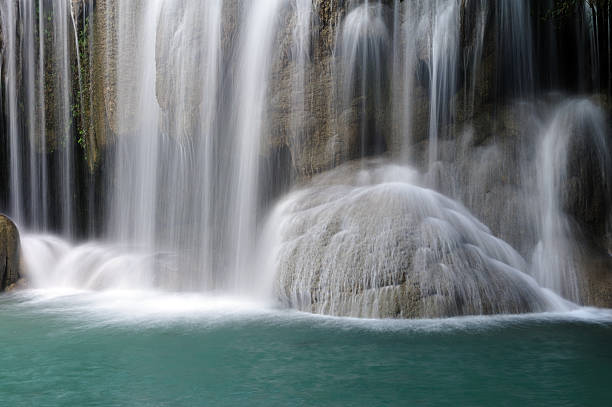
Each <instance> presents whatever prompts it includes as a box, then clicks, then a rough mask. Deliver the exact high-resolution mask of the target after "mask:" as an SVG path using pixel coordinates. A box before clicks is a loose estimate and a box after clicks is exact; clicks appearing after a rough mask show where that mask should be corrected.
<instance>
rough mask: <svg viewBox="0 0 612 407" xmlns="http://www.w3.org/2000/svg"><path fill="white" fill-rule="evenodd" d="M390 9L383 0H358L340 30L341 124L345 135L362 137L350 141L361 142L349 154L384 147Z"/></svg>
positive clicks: (367, 151) (370, 152)
mask: <svg viewBox="0 0 612 407" xmlns="http://www.w3.org/2000/svg"><path fill="white" fill-rule="evenodd" d="M388 12H389V10H388V7H387V6H385V5H383V4H382V2H380V1H368V0H366V1H364V2H363V3H362V4H357V5H356V6H354V8H353V9H352V10H351V11H350V12H349V13H348V14H347V16H346V18H345V19H344V22H343V27H342V31H341V33H340V34H339V35H340V37H339V39H338V45H337V46H336V53H337V54H338V55H339V56H340V67H339V70H340V75H341V78H342V79H341V80H340V82H341V86H340V90H339V92H340V101H341V102H340V107H339V109H340V116H341V119H340V120H341V123H342V125H341V127H340V128H341V131H342V132H344V133H345V134H344V135H345V137H349V135H351V136H352V137H357V139H358V140H359V142H358V143H350V141H349V142H348V143H347V144H349V145H350V144H354V145H357V146H358V151H357V152H349V156H366V155H372V154H377V153H381V152H382V151H384V150H385V140H384V134H383V127H384V123H385V120H384V112H385V110H386V109H385V108H386V105H385V100H386V97H385V95H386V93H387V86H388V75H389V73H388V71H389V69H390V67H389V65H390V60H389V59H390V52H391V51H390V40H391V36H390V35H389V30H388V28H387V26H388V25H387V20H388V16H387V14H388ZM353 134H354V135H353ZM355 153H357V154H355Z"/></svg>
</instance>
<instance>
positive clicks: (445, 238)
mask: <svg viewBox="0 0 612 407" xmlns="http://www.w3.org/2000/svg"><path fill="white" fill-rule="evenodd" d="M419 182H420V177H419V176H418V175H417V173H416V172H414V171H413V170H411V169H409V168H407V167H399V166H396V165H385V164H383V163H382V162H381V161H379V160H374V161H370V160H367V161H356V162H350V163H347V164H344V165H342V166H340V167H338V168H336V169H334V170H331V171H328V172H326V173H323V174H320V175H318V176H317V177H315V178H313V180H312V182H311V183H309V184H308V185H307V187H306V188H303V189H301V190H298V191H296V192H294V193H293V194H290V195H289V196H288V197H287V198H286V199H285V200H284V201H283V202H281V203H280V204H279V205H278V206H277V208H276V210H275V212H274V214H273V216H272V217H271V220H270V223H269V224H268V227H269V228H270V229H269V230H272V231H273V232H271V235H270V236H273V237H270V241H271V242H276V243H275V247H274V248H271V249H270V250H269V252H270V253H275V255H276V258H275V264H276V292H277V296H278V298H279V299H280V300H281V302H282V303H284V304H285V305H287V306H289V307H294V308H298V309H300V310H303V311H308V312H314V313H322V314H331V315H342V316H354V317H391V318H423V317H448V316H456V315H473V314H478V315H480V314H496V313H522V312H532V311H538V310H539V311H541V310H545V309H547V307H548V305H549V304H548V299H547V298H546V295H545V294H544V293H543V292H542V291H541V290H540V289H539V287H538V286H537V284H536V283H535V281H534V280H533V279H532V278H530V277H528V276H527V275H526V274H524V273H523V272H521V271H519V270H525V269H526V263H525V262H524V260H523V259H522V257H521V256H520V255H519V254H518V253H517V252H516V251H514V250H513V249H512V248H511V247H510V246H509V245H507V244H506V243H505V242H503V241H501V240H499V239H496V238H495V237H494V236H492V235H491V234H490V231H489V230H488V229H487V228H486V227H485V226H484V225H482V224H480V223H479V222H478V221H477V220H476V219H475V218H473V217H472V215H470V214H469V212H467V211H466V210H465V208H463V207H462V206H461V205H460V204H458V203H457V202H454V201H452V200H450V199H448V198H446V197H444V196H442V195H440V194H439V193H437V192H434V191H432V190H429V189H426V188H422V187H420V186H418V185H419Z"/></svg>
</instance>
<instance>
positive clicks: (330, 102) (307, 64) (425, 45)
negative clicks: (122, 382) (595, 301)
mask: <svg viewBox="0 0 612 407" xmlns="http://www.w3.org/2000/svg"><path fill="white" fill-rule="evenodd" d="M554 3H556V2H552V1H550V2H540V3H537V4H536V3H535V2H534V0H499V1H496V2H491V1H486V0H465V1H458V0H411V1H401V0H394V1H388V0H385V1H383V0H349V1H344V0H333V1H320V0H267V1H254V0H253V1H234V0H208V1H205V2H204V1H202V0H182V1H175V0H97V1H94V0H88V1H85V0H10V1H4V2H2V4H0V22H1V27H0V28H1V29H2V60H1V61H0V78H2V81H3V82H2V87H1V94H2V100H1V102H2V103H0V105H1V106H0V108H1V110H2V119H3V122H2V129H0V130H1V134H0V135H1V136H2V137H4V140H6V143H5V146H4V150H6V151H4V150H3V153H5V154H6V160H4V161H5V162H0V164H1V165H2V169H3V172H7V173H8V174H7V175H4V174H0V175H2V176H0V183H2V185H0V187H2V188H0V189H3V191H1V192H2V193H3V194H4V195H6V198H4V196H0V197H2V198H3V199H0V202H2V201H3V200H4V201H6V202H2V203H4V204H5V205H4V206H5V207H4V208H3V210H6V212H7V214H8V215H9V216H11V217H12V218H14V219H15V221H16V223H17V224H18V225H19V226H20V227H21V228H22V230H23V231H24V236H25V237H24V239H23V240H24V244H23V247H24V253H25V256H26V257H27V262H26V263H27V264H28V265H29V268H30V269H31V270H32V271H31V280H32V284H33V285H34V286H36V287H47V286H51V285H56V286H59V287H62V288H70V289H87V290H106V289H115V288H121V289H133V288H144V289H166V290H177V291H208V290H229V291H240V292H241V293H245V292H246V293H251V292H252V291H254V290H255V289H256V290H257V291H258V292H261V293H267V295H268V296H272V298H274V299H277V300H279V301H281V302H282V303H284V304H285V305H287V306H290V307H295V308H299V309H302V310H308V311H314V312H321V313H328V314H336V315H354V316H377V317H378V316H392V317H397V316H449V315H462V314H466V313H477V314H487V313H509V312H528V311H545V310H550V309H555V307H558V306H561V307H563V306H565V305H566V304H565V303H564V302H563V301H561V300H559V299H558V298H557V297H556V296H555V295H554V294H552V293H551V291H552V292H554V293H556V294H559V295H561V296H563V297H564V298H566V299H569V300H571V301H575V302H581V301H584V293H583V291H584V290H585V284H586V283H585V281H586V280H585V277H584V275H582V274H583V273H586V271H584V267H583V266H582V264H581V259H583V258H584V256H585V253H586V250H587V249H589V250H593V251H597V250H599V249H601V248H602V247H603V246H604V244H603V243H601V241H602V240H603V239H604V237H605V233H606V231H602V229H603V227H602V226H601V225H597V222H598V221H601V222H600V223H602V224H603V223H605V222H606V221H609V219H610V218H609V217H608V214H607V213H606V214H604V212H605V211H604V209H602V208H603V207H605V206H606V205H608V204H609V202H608V201H606V200H607V199H608V198H609V197H608V195H609V192H610V191H609V186H608V181H607V179H608V175H609V170H608V169H609V166H610V164H609V161H610V160H609V157H608V155H609V152H608V150H607V148H608V146H607V143H608V142H607V140H606V137H607V133H606V132H607V131H608V129H607V127H606V125H607V123H606V117H605V112H602V111H601V110H600V109H605V107H606V106H607V104H609V100H608V98H607V96H605V95H603V91H604V90H605V89H604V88H605V86H604V85H603V84H602V83H601V82H602V81H603V80H604V79H608V78H607V77H605V76H604V75H603V74H602V72H600V71H601V70H602V66H603V65H605V63H604V62H605V60H606V58H605V57H604V55H603V53H602V50H604V49H605V48H606V47H605V46H603V43H602V42H601V41H603V40H604V39H603V38H600V37H601V32H600V31H602V30H597V29H596V28H595V26H596V25H597V24H600V23H601V22H600V21H599V20H598V16H597V13H596V12H595V11H594V10H595V9H591V8H589V7H586V6H585V5H584V4H582V3H581V5H577V6H576V7H574V9H576V10H578V11H579V12H580V14H576V15H574V16H573V17H572V18H568V20H571V21H570V25H571V28H572V29H575V30H574V31H576V33H575V36H573V37H572V35H573V34H568V33H562V32H561V30H556V28H555V26H554V25H553V24H555V23H556V22H554V23H553V22H549V21H546V20H545V18H546V17H545V16H543V15H542V11H543V10H546V9H547V8H548V7H552V6H553V5H554ZM566 11H567V10H566ZM570 11H571V10H570ZM564 12H565V11H564ZM567 12H569V11H567ZM602 32H603V31H602ZM606 35H608V36H609V30H608V31H607V32H606ZM566 36H567V37H569V38H570V39H571V40H572V41H574V40H575V43H576V44H578V45H581V44H583V45H585V49H586V50H578V49H577V50H571V49H570V50H564V49H561V48H559V47H557V48H559V49H555V50H552V49H551V50H549V51H550V52H546V53H542V52H540V51H542V44H541V43H540V42H541V41H542V38H546V39H551V44H552V43H554V44H559V45H561V44H564V39H565V37H566ZM553 40H554V41H553ZM607 41H608V42H609V39H607ZM534 44H535V45H537V46H538V47H537V48H536V46H535V45H534ZM568 44H569V43H568ZM572 44H573V42H572ZM572 47H573V45H572ZM551 48H552V46H551ZM569 48H571V47H569V46H568V49H569ZM576 48H579V47H576ZM536 51H537V52H536ZM544 54H546V55H547V57H543V56H542V55H544ZM561 55H563V56H561ZM568 55H569V57H568ZM572 55H581V56H583V57H584V58H582V61H579V62H580V63H579V64H577V67H575V68H568V71H567V72H565V71H564V70H563V69H557V68H555V64H558V65H560V63H561V62H562V61H567V60H569V59H570V57H571V56H572ZM548 56H549V57H548ZM579 59H580V58H579ZM607 59H608V60H609V58H607ZM547 69H550V70H552V71H553V73H554V75H553V76H554V77H551V78H550V80H546V81H544V80H543V79H542V77H543V76H544V75H545V74H546V70H547ZM568 72H569V73H568ZM574 74H575V76H584V77H585V78H586V79H580V78H574V77H572V78H571V86H569V85H568V86H566V85H565V84H564V81H567V78H566V77H567V76H571V75H574ZM598 84H599V85H601V86H597V85H598ZM574 85H575V86H574ZM557 87H558V89H557ZM590 90H593V91H594V92H595V91H597V92H601V93H602V94H601V95H592V96H591V97H589V99H588V100H589V101H586V100H584V99H580V100H578V99H576V97H577V96H576V93H577V92H578V91H580V92H585V91H590ZM550 91H554V92H555V93H554V94H552V93H549V92H550ZM580 97H583V96H582V95H581V96H580ZM595 101H599V102H595ZM550 106H552V107H553V108H554V109H555V113H554V114H552V115H550V117H549V115H548V114H547V113H548V112H549V110H550ZM543 117H545V119H542V118H543ZM5 118H6V120H4V119H5ZM542 123H545V124H542ZM576 151H579V152H584V151H586V152H587V153H588V157H590V158H592V159H593V160H592V161H593V163H592V164H585V163H581V164H579V163H578V160H577V158H576V154H577V153H576ZM347 161H349V162H348V163H347ZM336 167H338V168H336ZM318 173H324V174H318ZM4 178H6V179H4ZM602 185H603V186H602ZM602 197H603V198H602ZM601 202H605V204H601V205H600V203H601ZM590 204H592V207H590V206H589V205H590ZM590 209H592V211H590V212H589V210H590ZM608 232H609V231H608ZM37 233H40V234H37ZM54 233H55V234H56V235H57V236H54V235H53V234H54ZM597 245H599V246H598V247H595V246H597ZM515 249H516V250H515ZM583 249H584V250H583ZM37 256H39V257H40V258H39V259H37V258H36V257H37ZM529 256H530V259H531V261H530V262H527V261H525V260H524V258H525V257H529ZM406 302H409V304H408V305H407V303H406Z"/></svg>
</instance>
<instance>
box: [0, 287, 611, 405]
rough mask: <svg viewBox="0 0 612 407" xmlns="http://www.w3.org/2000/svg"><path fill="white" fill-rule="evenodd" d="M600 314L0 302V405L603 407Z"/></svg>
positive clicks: (151, 297)
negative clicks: (371, 315)
mask: <svg viewBox="0 0 612 407" xmlns="http://www.w3.org/2000/svg"><path fill="white" fill-rule="evenodd" d="M611 370H612V316H611V314H610V312H609V311H602V310H578V311H574V312H572V313H567V314H546V315H535V316H518V317H496V318H482V317H481V318H459V319H448V320H429V321H367V320H354V319H340V318H327V317H320V316H310V315H306V314H301V313H295V312H288V311H281V310H273V309H266V308H258V307H257V306H254V305H253V304H249V303H235V302H232V301H230V300H223V299H212V300H210V299H206V298H203V297H198V296H188V295H184V296H168V295H161V294H142V293H141V294H138V293H121V294H112V295H111V294H104V295H102V294H86V293H81V294H74V293H73V294H70V295H59V296H58V295H47V294H46V293H41V292H29V293H22V294H18V295H10V296H4V297H0V405H1V406H21V405H27V406H47V405H49V406H55V405H65V406H92V405H101V406H118V405H121V406H207V405H211V406H218V405H220V406H234V405H236V406H241V405H259V406H302V405H303V406H306V405H308V406H311V405H315V406H324V405H336V406H396V405H397V406H405V405H453V406H456V405H508V406H516V405H523V406H531V405H550V406H565V405H567V406H584V405H592V406H609V405H612V371H611Z"/></svg>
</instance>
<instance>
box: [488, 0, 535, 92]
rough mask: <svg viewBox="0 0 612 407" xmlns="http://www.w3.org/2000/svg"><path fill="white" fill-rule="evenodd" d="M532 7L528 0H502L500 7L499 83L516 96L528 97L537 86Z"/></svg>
mask: <svg viewBox="0 0 612 407" xmlns="http://www.w3.org/2000/svg"><path fill="white" fill-rule="evenodd" d="M529 6H530V5H529V1H528V0H500V2H499V4H498V7H497V15H496V18H497V26H498V34H497V35H498V38H497V49H498V50H500V54H501V55H500V57H499V62H498V64H499V66H500V68H501V69H499V70H498V79H497V80H498V82H499V84H498V86H499V87H500V92H502V93H508V94H510V95H513V96H517V97H521V96H529V95H530V93H531V92H533V90H534V86H535V83H534V81H535V76H534V71H533V70H534V67H533V52H534V51H533V45H532V42H531V38H532V27H531V21H530V14H529Z"/></svg>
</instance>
